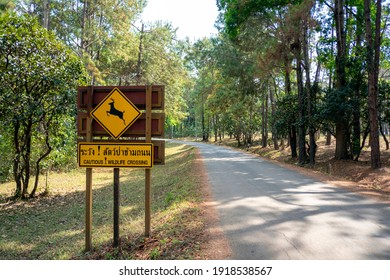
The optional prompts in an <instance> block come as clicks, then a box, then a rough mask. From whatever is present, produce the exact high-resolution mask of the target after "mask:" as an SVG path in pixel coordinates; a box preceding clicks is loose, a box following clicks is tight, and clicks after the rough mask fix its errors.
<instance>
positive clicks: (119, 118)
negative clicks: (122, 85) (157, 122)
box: [91, 88, 141, 139]
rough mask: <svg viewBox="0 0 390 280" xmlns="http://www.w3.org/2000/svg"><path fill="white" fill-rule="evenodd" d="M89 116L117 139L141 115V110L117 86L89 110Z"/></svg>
mask: <svg viewBox="0 0 390 280" xmlns="http://www.w3.org/2000/svg"><path fill="white" fill-rule="evenodd" d="M91 116H92V117H93V118H94V119H95V120H96V121H97V122H98V123H99V124H100V125H101V126H102V127H103V128H104V129H105V130H106V131H107V132H108V133H109V134H110V135H111V136H112V137H114V139H118V138H119V137H120V136H121V135H122V134H123V133H124V132H125V131H126V130H127V129H128V128H129V127H130V126H131V125H132V124H133V123H134V122H135V121H136V120H137V119H138V118H139V117H140V116H141V112H140V111H139V110H138V108H137V107H136V106H135V105H134V104H133V103H132V102H131V101H130V100H129V99H128V98H127V97H126V96H125V95H124V94H123V93H122V92H121V91H120V90H119V89H118V88H114V89H113V90H112V91H111V92H110V93H109V94H108V95H107V96H106V98H104V99H103V100H102V101H101V102H100V103H99V105H97V106H96V107H95V108H94V109H93V110H92V111H91Z"/></svg>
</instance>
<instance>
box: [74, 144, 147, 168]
mask: <svg viewBox="0 0 390 280" xmlns="http://www.w3.org/2000/svg"><path fill="white" fill-rule="evenodd" d="M82 146H91V147H90V148H88V149H83V148H82ZM98 146H100V147H102V148H100V147H98ZM107 147H113V149H112V150H109V153H108V152H107V149H104V148H107ZM131 147H136V148H138V150H131ZM140 147H143V148H147V151H142V152H140V151H139V148H140ZM82 153H83V155H82ZM91 157H95V158H94V159H91ZM140 157H142V159H141V158H140ZM145 157H147V159H145ZM86 158H89V160H90V161H93V162H91V163H88V164H83V160H84V161H85V160H88V159H86ZM146 160H147V161H149V162H150V164H147V165H146V164H142V162H143V161H146ZM153 161H154V145H153V144H152V143H112V142H80V143H78V149H77V163H78V165H79V167H86V168H92V167H99V168H116V167H118V168H145V169H151V168H152V167H153ZM107 162H108V163H107ZM110 162H111V163H110ZM135 162H138V163H139V164H138V165H136V164H135ZM114 163H115V164H114ZM140 164H142V165H140Z"/></svg>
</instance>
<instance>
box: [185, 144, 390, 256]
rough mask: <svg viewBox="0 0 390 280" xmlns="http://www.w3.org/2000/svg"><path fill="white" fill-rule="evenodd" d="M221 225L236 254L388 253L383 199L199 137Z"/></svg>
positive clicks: (389, 213)
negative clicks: (313, 177)
mask: <svg viewBox="0 0 390 280" xmlns="http://www.w3.org/2000/svg"><path fill="white" fill-rule="evenodd" d="M186 143H187V144H190V145H194V146H196V147H197V148H198V149H199V150H200V152H201V155H202V157H203V160H204V164H205V167H206V171H207V172H208V177H209V181H210V185H211V189H212V193H213V196H214V200H215V202H216V208H217V211H218V213H219V217H220V223H221V227H222V229H223V231H224V233H225V235H226V237H227V239H228V240H229V242H230V245H231V249H232V251H233V256H232V259H236V260H254V259H256V260H260V259H266V260H289V259H292V260H300V259H303V260H318V259H319V260H358V259H360V260H371V259H387V260H390V219H389V217H390V204H388V203H385V202H380V201H377V200H373V199H370V198H367V197H364V196H360V195H358V194H356V193H351V192H348V191H346V190H345V189H341V188H339V187H335V186H332V185H329V184H326V183H322V182H319V181H316V180H314V179H312V178H309V177H306V176H304V175H302V174H300V173H298V172H295V171H291V170H288V169H285V168H282V167H280V166H278V165H275V164H272V163H269V162H267V161H265V160H262V159H261V158H259V157H256V156H254V155H250V154H247V153H243V152H240V151H236V150H232V149H229V148H224V147H221V146H216V145H209V144H204V143H195V142H186Z"/></svg>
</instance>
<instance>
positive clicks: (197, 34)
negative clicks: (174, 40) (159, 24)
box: [142, 0, 218, 41]
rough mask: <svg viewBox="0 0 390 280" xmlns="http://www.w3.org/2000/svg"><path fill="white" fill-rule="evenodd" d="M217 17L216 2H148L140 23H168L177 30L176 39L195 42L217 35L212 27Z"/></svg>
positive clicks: (213, 0)
mask: <svg viewBox="0 0 390 280" xmlns="http://www.w3.org/2000/svg"><path fill="white" fill-rule="evenodd" d="M217 16H218V8H217V4H216V0H148V4H147V6H146V8H145V10H144V12H143V14H142V21H143V22H144V23H145V24H147V23H148V22H149V23H150V22H155V21H159V20H161V21H163V22H170V23H171V24H172V26H173V27H174V28H178V30H177V32H176V34H177V36H178V39H185V38H186V37H188V38H189V39H190V41H195V40H197V39H202V38H203V37H210V35H213V34H217V33H218V31H217V29H216V28H215V27H214V24H215V21H216V19H217Z"/></svg>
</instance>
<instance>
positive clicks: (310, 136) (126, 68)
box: [0, 0, 390, 198]
mask: <svg viewBox="0 0 390 280" xmlns="http://www.w3.org/2000/svg"><path fill="white" fill-rule="evenodd" d="M215 4H216V5H217V6H218V9H219V18H218V20H217V21H216V26H217V28H218V30H219V33H218V34H217V35H215V36H212V37H210V38H203V39H200V40H197V41H195V42H192V41H190V40H189V39H186V40H181V39H178V38H177V36H176V27H175V26H172V24H171V23H170V22H161V21H156V22H152V23H144V22H142V21H141V20H140V18H141V17H140V16H141V14H142V11H143V9H144V8H145V7H146V5H147V1H145V0H111V1H108V0H77V1H74V0H0V26H1V28H0V83H1V88H0V101H1V102H0V140H1V141H0V157H1V159H2V160H1V162H0V180H1V181H7V180H15V183H16V191H15V196H16V197H23V198H28V197H34V196H35V195H36V189H37V185H38V179H39V175H40V174H42V173H44V172H47V171H51V170H59V171H66V170H70V169H73V168H76V163H77V161H76V152H75V151H76V142H77V139H76V132H75V131H76V114H77V113H76V92H77V86H81V85H143V84H155V85H165V104H166V106H165V107H166V136H167V137H188V136H190V137H198V138H200V139H202V140H203V141H221V140H222V139H224V138H225V137H228V138H232V139H235V140H236V141H237V144H238V145H239V146H241V145H243V146H250V145H254V143H255V139H257V138H258V139H260V145H261V146H262V147H269V146H271V147H273V149H276V150H277V149H279V148H280V147H283V146H285V145H288V146H289V147H290V148H291V158H294V159H296V160H297V162H298V164H299V165H315V163H316V150H317V141H318V138H319V136H320V135H324V136H326V138H327V141H328V142H329V143H330V139H332V138H333V139H335V141H336V146H335V151H334V158H335V159H337V160H356V161H358V160H359V157H360V154H361V151H362V149H363V148H364V147H365V146H367V145H369V146H370V152H371V168H373V169H378V168H380V167H381V148H380V144H379V143H380V141H384V142H385V143H386V149H389V140H388V137H389V123H390V110H389V109H388V108H389V103H390V30H389V23H390V5H389V4H390V2H389V1H388V0H377V1H370V0H333V1H331V0H328V1H324V0H317V1H314V0H289V1H288V0H273V1H270V0H217V1H216V3H215ZM32 177H34V178H35V183H34V184H33V186H32V187H31V186H29V182H30V179H31V178H32Z"/></svg>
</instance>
